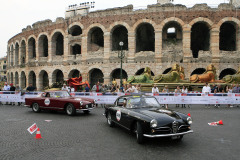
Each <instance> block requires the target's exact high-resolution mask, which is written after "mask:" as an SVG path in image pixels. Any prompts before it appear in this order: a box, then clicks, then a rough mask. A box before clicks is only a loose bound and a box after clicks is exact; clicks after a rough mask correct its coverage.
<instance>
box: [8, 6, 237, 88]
mask: <svg viewBox="0 0 240 160" xmlns="http://www.w3.org/2000/svg"><path fill="white" fill-rule="evenodd" d="M239 16H240V11H239V10H236V9H235V8H234V6H232V5H229V4H220V5H219V6H218V8H210V7H209V6H207V5H206V4H197V5H195V6H193V7H192V8H187V7H186V6H183V5H173V4H165V5H160V4H156V5H149V6H148V7H147V9H145V10H133V6H132V5H129V6H126V7H122V8H113V9H107V10H102V11H95V12H90V13H88V15H85V16H80V15H77V16H75V17H72V18H68V19H64V18H57V19H56V22H52V21H51V20H44V21H40V22H36V23H34V24H33V25H32V26H27V28H25V29H23V30H22V32H21V33H19V34H17V35H15V36H14V37H12V38H11V39H10V40H9V41H8V73H7V75H8V81H9V82H13V83H15V84H16V83H19V84H20V86H21V87H22V88H25V87H26V86H27V84H28V83H34V84H35V85H36V86H37V88H38V89H39V90H41V89H43V87H44V86H47V85H51V84H52V83H54V82H56V81H61V80H67V79H68V78H71V77H73V76H74V75H76V76H77V75H79V74H81V75H82V76H83V80H89V81H90V83H95V82H96V81H104V83H106V84H108V83H110V82H111V80H112V79H113V78H118V75H119V74H118V73H119V68H120V59H119V58H118V53H119V52H120V51H121V48H120V46H119V45H118V44H119V42H120V41H123V42H124V46H123V47H122V49H123V52H124V53H125V58H124V60H123V61H124V63H123V69H124V73H123V75H124V76H125V77H126V76H130V75H134V74H136V73H138V74H140V72H139V70H142V68H145V67H147V66H148V67H150V68H151V69H152V72H153V73H154V74H155V75H157V74H162V73H163V72H164V71H165V70H166V69H169V68H170V67H171V66H172V64H173V63H179V64H180V65H181V66H183V67H184V68H185V75H186V77H187V78H189V77H190V75H191V74H192V73H198V71H200V70H201V71H202V70H203V69H204V68H205V67H206V66H207V65H208V64H209V63H213V64H214V65H215V67H216V68H217V75H219V77H220V78H222V76H223V75H225V74H227V73H228V72H233V73H234V72H236V70H237V69H238V67H239V62H240V57H239V54H240V53H239V50H240V36H239V34H240V29H239V26H240V20H239ZM169 28H170V29H173V31H169ZM229 30H230V32H229ZM229 33H231V35H229ZM230 46H231V47H230ZM231 74H232V73H231ZM220 75H222V76H220Z"/></svg>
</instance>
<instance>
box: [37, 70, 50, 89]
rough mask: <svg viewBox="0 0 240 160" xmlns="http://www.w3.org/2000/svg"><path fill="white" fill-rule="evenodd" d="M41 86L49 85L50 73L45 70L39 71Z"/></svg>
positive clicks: (43, 87)
mask: <svg viewBox="0 0 240 160" xmlns="http://www.w3.org/2000/svg"><path fill="white" fill-rule="evenodd" d="M39 87H40V88H39V90H43V89H45V88H48V87H49V78H48V73H47V72H46V71H45V70H41V71H40V73H39Z"/></svg>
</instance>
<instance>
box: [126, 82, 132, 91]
mask: <svg viewBox="0 0 240 160" xmlns="http://www.w3.org/2000/svg"><path fill="white" fill-rule="evenodd" d="M132 92H133V89H132V85H131V84H128V87H127V90H126V91H125V93H132Z"/></svg>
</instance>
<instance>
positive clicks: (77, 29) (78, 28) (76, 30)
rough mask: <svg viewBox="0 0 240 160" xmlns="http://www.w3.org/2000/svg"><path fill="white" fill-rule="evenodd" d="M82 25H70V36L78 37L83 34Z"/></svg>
mask: <svg viewBox="0 0 240 160" xmlns="http://www.w3.org/2000/svg"><path fill="white" fill-rule="evenodd" d="M82 30H83V25H81V24H79V23H72V24H71V25H70V26H69V27H68V33H69V34H71V35H72V36H80V35H81V34H82V33H83V31H82Z"/></svg>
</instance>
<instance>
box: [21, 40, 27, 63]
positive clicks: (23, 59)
mask: <svg viewBox="0 0 240 160" xmlns="http://www.w3.org/2000/svg"><path fill="white" fill-rule="evenodd" d="M20 48H21V49H20V64H21V65H22V64H25V63H26V50H27V49H26V40H25V39H22V41H21V43H20Z"/></svg>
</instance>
